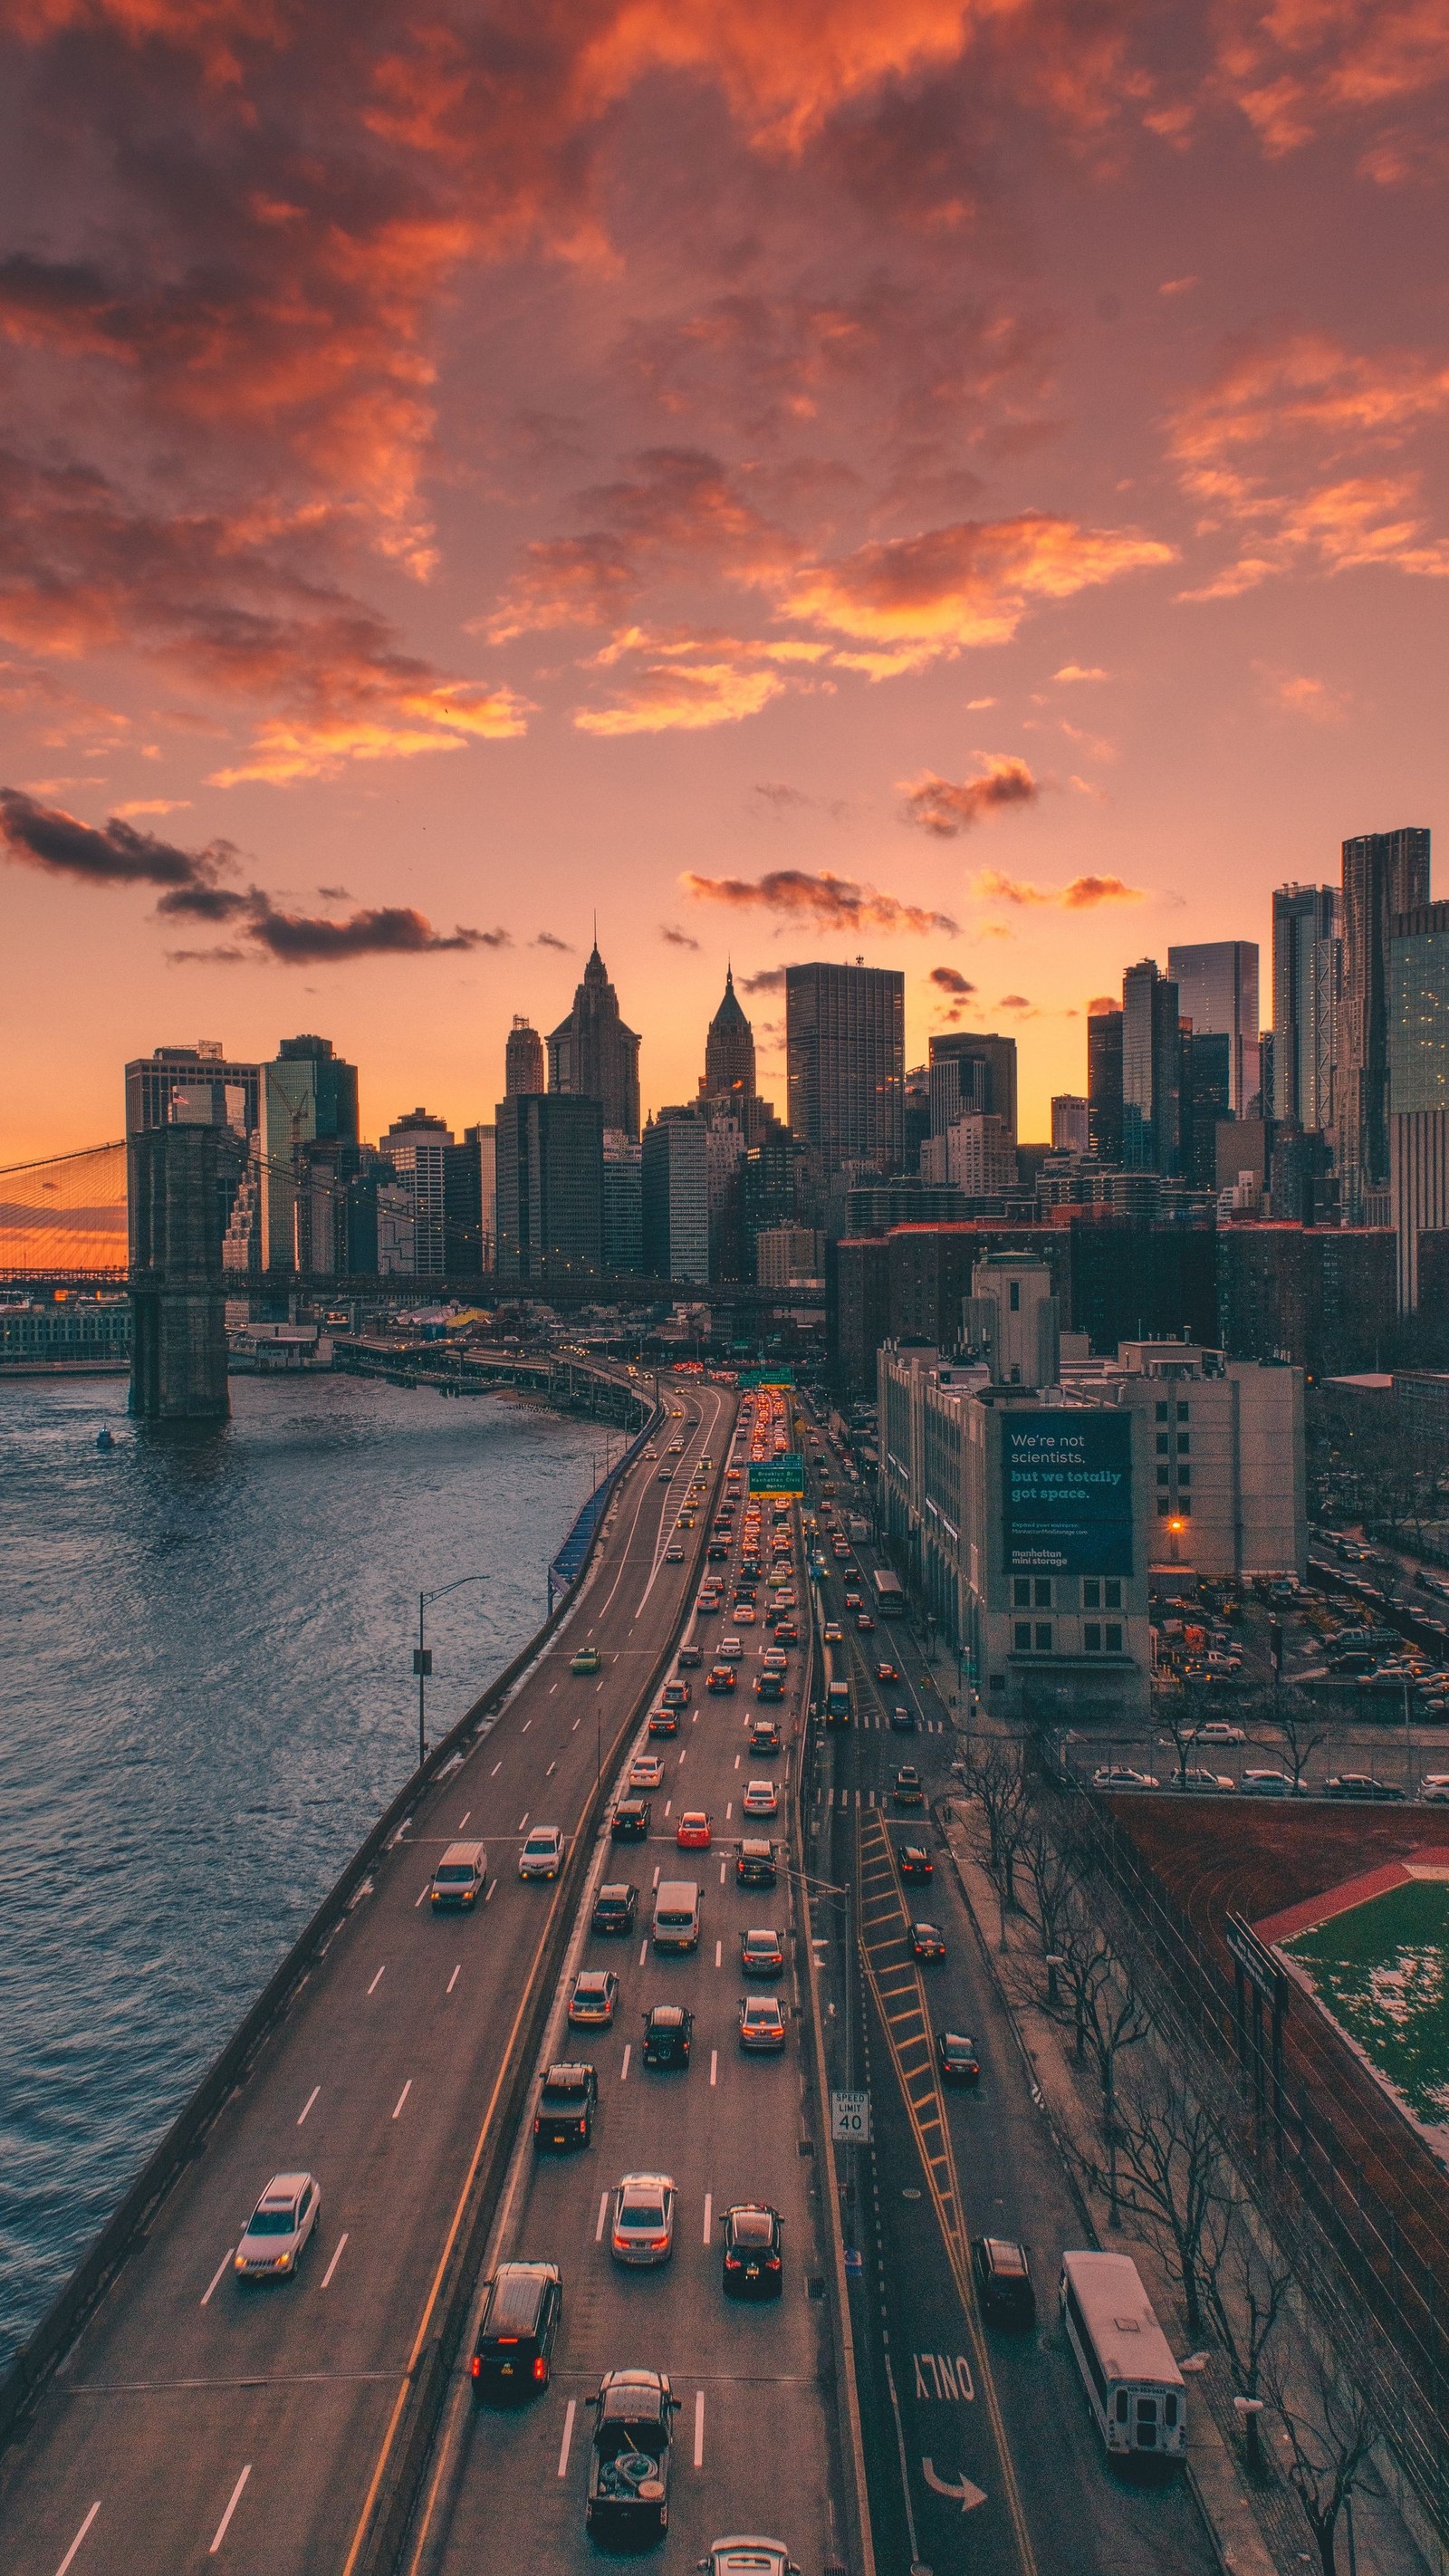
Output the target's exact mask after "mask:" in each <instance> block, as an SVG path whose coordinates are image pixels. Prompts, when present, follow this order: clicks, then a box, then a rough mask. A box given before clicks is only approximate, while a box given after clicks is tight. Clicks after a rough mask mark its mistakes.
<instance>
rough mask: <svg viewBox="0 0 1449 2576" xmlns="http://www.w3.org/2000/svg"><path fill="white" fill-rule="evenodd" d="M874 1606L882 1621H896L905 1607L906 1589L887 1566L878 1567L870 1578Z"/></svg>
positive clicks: (898, 1577)
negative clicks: (873, 1594)
mask: <svg viewBox="0 0 1449 2576" xmlns="http://www.w3.org/2000/svg"><path fill="white" fill-rule="evenodd" d="M870 1580H871V1588H872V1590H873V1591H874V1593H875V1606H876V1608H877V1610H878V1611H879V1612H880V1615H881V1617H882V1618H883V1619H898V1618H899V1617H900V1615H901V1613H902V1611H903V1610H904V1609H905V1606H906V1587H905V1585H904V1584H903V1583H902V1581H901V1578H900V1576H899V1575H898V1574H892V1572H891V1570H890V1567H889V1566H888V1565H878V1566H877V1567H876V1569H875V1572H874V1573H873V1575H872V1576H871V1578H870Z"/></svg>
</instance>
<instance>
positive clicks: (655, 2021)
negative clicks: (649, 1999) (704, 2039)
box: [641, 2004, 694, 2066]
mask: <svg viewBox="0 0 1449 2576" xmlns="http://www.w3.org/2000/svg"><path fill="white" fill-rule="evenodd" d="M693 2039H694V2015H693V2013H692V2012H690V2011H689V2010H688V2008H687V2007H686V2006H685V2005H684V2004H653V2005H651V2007H650V2009H649V2011H648V2012H647V2013H645V2015H644V2045H643V2049H642V2052H641V2053H642V2056H643V2059H644V2063H645V2065H646V2066H687V2065H688V2064H689V2052H690V2047H691V2045H692V2043H693Z"/></svg>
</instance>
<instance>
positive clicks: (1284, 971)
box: [1264, 885, 1342, 1135]
mask: <svg viewBox="0 0 1449 2576" xmlns="http://www.w3.org/2000/svg"><path fill="white" fill-rule="evenodd" d="M1341 965H1342V943H1341V940H1340V938H1339V894H1338V888H1337V886H1311V885H1284V886H1277V887H1275V888H1274V892H1273V1092H1272V1104H1271V1108H1272V1115H1273V1116H1274V1117H1275V1118H1293V1119H1296V1120H1297V1122H1298V1125H1299V1126H1300V1127H1302V1128H1303V1129H1304V1130H1305V1132H1306V1133H1307V1134H1309V1135H1321V1134H1323V1133H1324V1132H1326V1130H1327V1129H1328V1128H1330V1127H1331V1126H1332V1125H1333V1055H1334V1039H1335V1031H1336V1027H1337V1020H1338V986H1339V976H1340V972H1341ZM1268 1106H1269V1104H1268V1103H1267V1102H1265V1103H1264V1110H1265V1114H1266V1112H1267V1110H1268Z"/></svg>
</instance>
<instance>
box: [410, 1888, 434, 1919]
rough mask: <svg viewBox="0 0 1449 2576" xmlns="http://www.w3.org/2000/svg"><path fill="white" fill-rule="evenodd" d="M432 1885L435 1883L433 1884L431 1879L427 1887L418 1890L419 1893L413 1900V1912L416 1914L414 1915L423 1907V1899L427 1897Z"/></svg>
mask: <svg viewBox="0 0 1449 2576" xmlns="http://www.w3.org/2000/svg"><path fill="white" fill-rule="evenodd" d="M432 1883H433V1882H432V1880H431V1879H429V1880H428V1881H427V1884H426V1885H425V1886H423V1887H420V1888H419V1889H418V1892H417V1894H416V1896H415V1897H414V1898H413V1912H414V1914H416V1912H417V1910H418V1907H419V1906H420V1905H421V1903H422V1901H423V1898H424V1897H425V1896H426V1895H427V1892H428V1888H429V1887H431V1886H432Z"/></svg>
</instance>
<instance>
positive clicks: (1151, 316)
mask: <svg viewBox="0 0 1449 2576" xmlns="http://www.w3.org/2000/svg"><path fill="white" fill-rule="evenodd" d="M0 18H3V21H4V24H5V26H6V27H7V28H8V30H9V33H8V36H7V37H6V39H5V43H4V52H3V56H0V137H3V150H0V192H3V200H4V227H3V242H0V252H3V256H0V384H3V409H4V431H3V442H0V790H3V793H0V856H3V858H4V860H5V862H6V864H5V867H4V873H3V880H0V882H3V887H4V893H5V898H6V909H5V920H6V938H5V945H4V964H5V973H4V985H5V1042H4V1083H3V1088H0V1159H3V1160H5V1161H7V1162H14V1161H17V1160H20V1159H22V1158H24V1157H26V1156H29V1155H32V1154H40V1153H43V1152H46V1151H51V1150H63V1149H65V1148H68V1147H74V1146H79V1145H83V1144H88V1143H90V1142H92V1141H94V1140H97V1139H100V1138H102V1137H110V1136H115V1135H117V1134H119V1132H120V1127H121V1116H122V1110H121V1083H120V1067H121V1064H122V1061H123V1060H124V1058H125V1057H126V1056H128V1055H132V1054H137V1053H142V1052H146V1051H149V1049H150V1048H151V1047H152V1046H154V1045H156V1044H157V1043H158V1042H161V1041H174V1040H189V1039H193V1038H195V1037H198V1036H206V1037H219V1038H222V1039H224V1040H225V1042H226V1044H227V1047H228V1049H229V1050H230V1051H232V1052H233V1053H237V1054H245V1055H258V1054H260V1055H267V1054H270V1053H272V1052H273V1051H274V1048H275V1044H276V1041H277V1039H278V1038H279V1037H281V1036H282V1035H284V1034H289V1033H291V1032H293V1031H296V1030H301V1029H314V1030H319V1031H321V1032H322V1033H323V1034H325V1035H327V1036H329V1037H331V1038H332V1039H333V1040H334V1042H335V1043H336V1045H337V1047H338V1048H339V1051H341V1052H343V1053H345V1054H346V1055H348V1056H350V1057H352V1058H353V1059H354V1060H355V1061H356V1062H357V1063H358V1064H359V1065H360V1067H361V1070H362V1085H363V1116H364V1124H365V1127H366V1129H367V1131H368V1132H369V1133H372V1134H376V1133H377V1132H378V1131H379V1130H380V1129H382V1128H384V1127H386V1126H387V1125H388V1123H389V1122H390V1120H391V1119H392V1118H394V1117H395V1116H396V1115H397V1114H398V1113H399V1112H400V1111H402V1110H406V1109H408V1108H410V1107H412V1106H413V1105H414V1104H415V1103H417V1102H424V1103H426V1105H427V1106H428V1107H429V1108H431V1109H434V1110H438V1111H441V1112H442V1113H443V1114H444V1115H446V1116H447V1117H448V1118H449V1119H450V1121H452V1122H453V1123H454V1124H455V1126H457V1127H459V1128H461V1126H462V1125H463V1124H464V1123H466V1122H468V1121H470V1120H473V1119H475V1118H479V1117H487V1116H491V1114H492V1105H493V1103H494V1101H495V1100H496V1099H497V1097H498V1095H499V1093H500V1091H501V1089H502V1066H503V1041H504V1036H505V1033H506V1030H507V1027H508V1022H509V1017H510V1014H511V1013H512V1012H513V1011H515V1010H521V1011H526V1012H527V1013H528V1014H529V1015H530V1016H531V1017H532V1018H533V1019H534V1020H535V1021H536V1022H537V1023H538V1024H539V1025H540V1026H542V1027H545V1028H547V1027H549V1026H551V1025H552V1024H553V1023H554V1021H556V1020H557V1019H558V1018H559V1017H561V1016H562V1014H563V1012H564V1011H565V1009H566V1008H567V1006H568V1002H569V998H570V995H571V993H572V989H573V985H574V983H575V981H576V979H577V977H578V974H579V972H580V970H581V966H582V961H583V958H584V956H585V954H586V953H587V950H588V946H589V940H590V936H591V929H592V917H593V913H594V911H595V908H597V914H598V925H599V941H600V946H601V949H602V951H603V954H604V957H605V959H606V961H607V964H608V966H609V969H610V971H611V973H612V975H613V977H614V980H615V983H616V984H617V987H618V991H619V997H620V1002H621V1005H622V1008H623V1010H624V1013H625V1016H626V1018H627V1019H628V1020H629V1021H630V1022H631V1023H632V1025H633V1026H634V1027H635V1028H637V1029H639V1030H641V1031H642V1032H643V1037H644V1047H643V1054H642V1063H641V1079H642V1085H643V1093H644V1099H645V1103H646V1106H655V1105H658V1104H660V1103H661V1102H665V1101H670V1100H677V1099H679V1098H681V1097H685V1096H688V1095H690V1094H692V1092H693V1091H694V1088H695V1085H696V1081H697V1077H698V1074H699V1071H700V1068H701V1064H702V1053H703V1036H704V1027H705V1023H706V1021H707V1019H708V1017H709V1014H710V1012H711V1011H712V1010H713V1008H714V1006H715V1003H716V1001H717V999H718V995H719V991H720V987H721V984H722V981H723V975H724V967H725V961H726V958H727V956H729V957H732V958H733V961H734V967H735V973H736V978H737V981H739V982H740V983H741V985H742V987H743V988H744V989H745V992H746V998H747V1006H748V1007H749V1008H750V1009H751V1010H752V1012H753V1014H754V1016H755V1022H756V1032H757V1036H758V1037H759V1039H760V1042H761V1079H762V1088H764V1089H766V1090H767V1091H771V1090H773V1091H774V1093H775V1094H776V1096H777V1097H778V1099H779V1102H780V1105H781V1108H782V1109H783V1106H784V1077H783V1065H782V1061H781V1055H780V1044H779V1041H780V1038H781V1035H782V1033H783V997H782V993H781V991H780V989H779V988H780V982H781V976H780V971H779V970H781V969H782V968H783V965H784V964H785V962H786V961H787V960H789V959H792V958H803V957H811V956H824V957H830V958H851V957H855V956H857V955H861V956H864V957H865V958H866V960H867V961H868V962H869V963H871V964H877V965H893V966H899V967H901V968H903V969H904V971H905V975H906V989H907V1036H908V1061H910V1062H915V1061H917V1060H919V1059H920V1058H922V1057H923V1056H924V1054H925V1051H926V1041H927V1038H928V1035H929V1033H930V1031H931V1030H932V1028H935V1027H942V1026H946V1025H950V1024H953V1023H954V1024H955V1025H958V1026H975V1027H980V1028H987V1029H991V1028H1001V1029H1005V1028H1015V1029H1017V1030H1018V1032H1019V1036H1020V1042H1021V1065H1022V1083H1021V1091H1022V1132H1023V1134H1024V1135H1027V1136H1031V1135H1040V1134H1042V1133H1043V1132H1044V1131H1045V1127H1046V1120H1047V1100H1048V1097H1049V1095H1050V1093H1051V1092H1052V1091H1054V1090H1080V1089H1083V1088H1084V1087H1085V1031H1084V1019H1085V1012H1086V1007H1087V1004H1088V1002H1089V1001H1090V1000H1091V998H1092V997H1093V996H1094V995H1097V994H1101V993H1108V992H1114V991H1115V990H1116V989H1117V988H1118V986H1119V984H1120V978H1121V972H1122V969H1123V967H1124V965H1126V964H1129V963H1130V962H1131V961H1132V960H1134V959H1135V958H1138V957H1140V956H1144V955H1156V956H1157V957H1159V958H1160V959H1161V960H1162V961H1163V963H1164V964H1165V962H1166V952H1167V948H1168V945H1169V943H1170V942H1174V941H1183V940H1190V939H1208V938H1225V937H1248V938H1256V939H1259V940H1261V941H1263V942H1264V944H1265V949H1266V942H1267V936H1268V896H1269V891H1270V889H1271V888H1272V886H1273V885H1275V884H1277V883H1280V882H1282V881H1283V880H1285V879H1287V878H1291V877H1297V878H1301V879H1311V880H1318V881H1326V880H1328V879H1330V878H1335V877H1336V876H1337V872H1338V844H1339V841H1340V840H1341V838H1342V837H1343V836H1344V834H1345V833H1349V832H1358V831H1364V830H1369V829H1381V828H1388V827H1391V826H1394V825H1398V824H1402V823H1421V824H1430V825H1433V826H1437V825H1438V824H1439V823H1440V821H1441V817H1442V813H1443V805H1444V793H1443V791H1444V788H1445V784H1446V776H1449V728H1446V717H1445V704H1444V698H1445V685H1444V684H1445V668H1446V656H1445V612H1446V608H1449V587H1446V577H1449V488H1446V486H1449V476H1446V465H1445V459H1446V452H1449V450H1446V438H1445V430H1446V416H1449V312H1446V299H1449V262H1446V259H1445V255H1444V244H1445V237H1446V234H1445V209H1444V183H1445V174H1446V166H1449V17H1446V11H1445V6H1444V0H1279V5H1277V6H1273V7H1264V6H1261V5H1259V0H1218V5H1216V6H1211V5H1208V6H1204V7H1201V8H1197V7H1194V8H1188V7H1185V6H1178V7H1176V8H1171V7H1169V8H1162V7H1157V8H1152V9H1149V8H1146V7H1142V6H1132V5H1129V0H1096V5H1089V0H1081V5H1073V0H974V5H971V6H968V7H964V8H963V7H961V6H959V5H950V4H949V0H891V5H888V6H887V5H882V0H735V4H734V5H730V0H507V5H500V6H494V7H484V6H481V5H477V6H456V7H451V8H450V7H447V6H432V5H426V4H425V0H390V5H387V6H379V5H378V0H347V5H346V6H340V5H338V4H337V0H308V5H305V6H304V5H302V0H4V5H3V8H0ZM1266 965H1267V959H1266V954H1265V958H1264V966H1265V972H1266ZM761 977H764V978H766V979H767V980H766V981H765V982H763V983H761V982H759V981H757V979H759V978H761ZM751 986H753V995H752V997H751V992H750V988H751ZM1265 989H1266V983H1265ZM1265 1007H1266V1006H1265Z"/></svg>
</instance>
